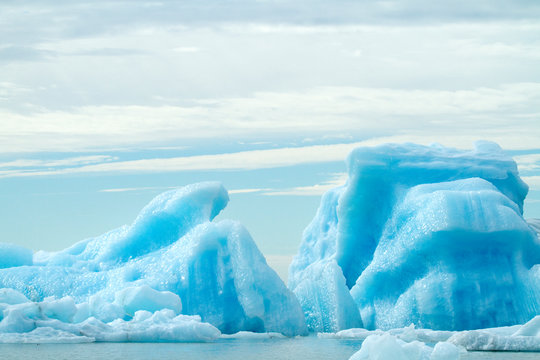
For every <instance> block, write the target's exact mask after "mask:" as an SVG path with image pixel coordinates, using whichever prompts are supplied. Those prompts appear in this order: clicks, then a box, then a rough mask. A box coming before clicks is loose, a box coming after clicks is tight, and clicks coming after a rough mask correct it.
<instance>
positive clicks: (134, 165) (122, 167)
mask: <svg viewBox="0 0 540 360" xmlns="http://www.w3.org/2000/svg"><path fill="white" fill-rule="evenodd" d="M438 140H442V141H439V143H441V144H443V145H447V146H455V147H458V148H470V147H471V145H472V144H473V142H474V140H477V139H474V138H471V137H466V136H455V137H452V136H447V137H440V138H439V139H438ZM506 140H508V139H506ZM515 140H516V141H517V142H518V143H519V141H520V139H517V138H516V139H515ZM407 141H412V142H415V143H418V144H425V145H429V144H432V143H433V138H432V137H431V136H389V137H378V138H372V139H369V140H365V141H360V142H355V143H345V144H331V145H312V146H303V147H284V148H277V149H265V150H250V151H241V152H234V153H225V154H212V155H195V156H181V157H171V158H152V159H141V160H128V161H108V162H102V163H97V164H89V165H82V166H77V167H67V168H59V169H40V168H38V169H23V170H20V171H17V170H8V171H0V178H2V177H4V178H6V177H27V176H50V175H66V174H80V173H110V174H122V173H167V172H180V171H194V170H195V171H207V170H210V171H212V170H253V169H266V168H277V167H285V166H294V165H299V164H314V163H325V162H336V161H340V162H341V161H344V160H345V158H346V157H347V155H348V154H349V153H350V152H351V150H352V149H354V148H356V147H359V146H376V145H380V144H384V143H388V142H394V143H402V142H407ZM21 161H22V160H21ZM18 162H19V161H15V162H14V163H18ZM344 176H345V175H343V174H339V176H338V177H337V178H335V179H332V180H331V181H329V182H327V183H323V184H317V185H313V186H308V187H299V188H293V189H284V190H279V191H268V192H267V195H293V194H295V195H302V194H304V195H318V194H322V193H323V192H324V191H326V190H328V189H329V188H331V187H334V186H337V185H336V184H338V183H340V184H341V183H342V182H343V180H344V179H345V177H344ZM529 178H530V177H529ZM533 178H534V177H533ZM338 185H339V184H338ZM257 190H260V189H257ZM238 192H240V190H238Z"/></svg>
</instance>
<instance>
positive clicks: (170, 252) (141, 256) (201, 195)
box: [0, 182, 306, 341]
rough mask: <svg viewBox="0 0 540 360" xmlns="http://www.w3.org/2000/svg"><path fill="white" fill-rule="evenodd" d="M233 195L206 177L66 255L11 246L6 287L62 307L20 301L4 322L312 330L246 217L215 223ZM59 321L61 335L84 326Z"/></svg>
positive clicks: (1, 284) (1, 277) (4, 271)
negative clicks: (169, 323)
mask: <svg viewBox="0 0 540 360" xmlns="http://www.w3.org/2000/svg"><path fill="white" fill-rule="evenodd" d="M228 200H229V198H228V194H227V191H226V190H225V189H224V187H223V186H222V185H221V184H220V183H214V182H208V183H197V184H193V185H189V186H186V187H184V188H181V189H178V190H173V191H169V192H166V193H163V194H161V195H159V196H158V197H156V198H155V199H154V200H152V202H151V203H150V204H148V205H147V206H146V207H145V208H144V209H143V210H142V211H141V212H140V214H139V215H138V217H137V218H136V219H135V221H134V222H133V224H131V225H130V226H124V227H121V228H119V229H116V230H113V231H111V232H109V233H106V234H104V235H102V236H99V237H97V238H93V239H88V240H84V241H81V242H79V243H77V244H75V245H73V246H72V247H70V248H68V249H66V250H63V251H60V252H56V253H45V252H38V253H36V254H35V255H34V258H33V260H32V258H31V257H29V256H28V254H29V253H30V254H31V252H29V251H25V250H24V249H19V248H18V247H12V246H7V245H6V248H7V249H8V251H9V254H11V257H12V259H11V260H10V259H9V258H6V259H3V258H0V265H2V266H0V288H5V289H4V291H7V290H15V291H17V292H18V293H19V295H21V294H22V295H24V297H26V298H27V300H28V301H30V303H31V304H39V307H41V308H43V307H44V306H45V307H47V306H49V307H51V306H53V308H55V309H57V310H55V311H56V312H51V313H50V316H47V315H46V314H36V313H34V312H32V311H33V310H32V311H29V312H25V311H26V310H24V309H34V306H33V305H28V304H27V305H17V306H19V307H22V308H24V309H23V310H24V311H23V310H21V311H18V310H17V309H15V308H13V307H10V308H8V307H5V309H4V310H5V311H4V313H5V315H4V316H0V319H3V320H2V322H1V323H0V332H1V331H2V330H1V329H2V324H4V325H6V326H8V323H11V322H17V321H19V322H20V323H21V324H24V323H25V321H26V320H29V321H31V322H27V323H28V324H32V323H36V321H38V320H39V321H41V324H46V323H43V321H48V320H50V319H55V320H57V321H61V322H62V323H65V324H74V323H79V324H81V323H84V322H90V323H92V321H98V322H101V323H102V324H111V323H114V322H115V321H116V323H114V324H116V325H118V326H120V328H123V327H126V328H129V327H130V326H131V327H133V326H135V325H133V326H132V325H129V322H130V321H136V323H137V324H138V323H149V322H150V323H152V324H162V325H163V324H165V323H167V321H169V320H170V321H172V322H173V323H174V322H177V323H179V324H180V323H181V324H180V325H182V326H184V325H183V324H184V322H183V320H182V319H187V320H189V321H190V323H189V324H192V325H189V324H188V325H189V326H184V328H186V329H187V330H186V331H188V333H182V331H181V328H182V326H180V325H178V324H177V325H178V326H177V328H180V330H178V331H179V332H178V334H177V335H178V336H177V337H176V338H177V339H180V340H183V339H197V336H195V335H193V336H192V335H190V334H189V331H190V329H192V328H197V327H200V326H199V325H197V326H195V325H193V324H195V323H194V322H193V321H194V320H193V319H192V318H189V317H188V318H182V317H180V318H177V317H178V316H189V315H193V316H199V317H200V318H199V322H200V320H202V322H203V323H204V322H205V323H209V324H211V325H212V326H215V327H217V328H218V329H219V331H221V332H223V333H235V332H237V331H254V332H280V333H283V334H285V335H288V336H294V335H301V334H305V333H306V325H305V321H304V316H303V313H302V310H301V307H300V305H299V303H298V301H297V299H296V297H295V296H294V294H293V293H292V292H291V291H290V290H289V289H287V287H286V286H285V284H284V283H283V282H282V281H281V279H280V278H279V277H278V275H277V274H276V273H275V272H274V271H273V270H272V269H271V268H270V267H269V266H268V265H267V264H266V260H265V258H264V256H263V255H262V254H261V253H260V251H259V250H258V249H257V246H256V245H255V243H254V242H253V240H252V238H251V236H250V235H249V233H248V231H247V230H246V229H245V228H244V227H243V226H242V225H241V224H240V223H238V222H234V221H230V220H224V221H220V222H213V221H212V220H213V218H214V217H215V216H216V215H218V214H219V212H220V211H221V210H222V209H223V208H224V207H225V206H226V205H227V203H228ZM9 261H11V264H9V263H8V262H9ZM8 265H9V266H10V267H8ZM2 267H3V268H2ZM17 296H18V295H17ZM19 297H20V296H19ZM7 299H11V300H12V299H13V297H12V296H11V297H9V296H8V297H7ZM59 301H63V303H58V302H59ZM25 303H26V302H25ZM51 304H52V305H51ZM0 305H2V304H1V299H0ZM6 306H7V305H6ZM14 306H15V305H14ZM10 309H11V310H10ZM7 310H9V311H7ZM6 311H7V312H6ZM10 311H11V315H9V314H10ZM141 311H142V313H141ZM160 311H161V312H160ZM163 311H165V312H163ZM55 314H56V315H55ZM0 315H1V312H0ZM25 319H26V320H25ZM92 319H93V320H92ZM187 320H186V321H187ZM119 321H120V322H121V321H124V322H128V324H127V325H125V324H124V323H118V322H119ZM51 324H52V325H55V324H56V325H55V326H52V325H51V327H52V328H53V329H55V330H57V331H64V330H66V329H67V330H70V329H71V330H73V329H77V326H74V327H73V326H71V325H70V326H71V327H69V326H67V327H63V326H60V325H58V324H57V323H55V322H52V323H51ZM92 324H93V323H92ZM92 324H90V325H88V326H91V325H92ZM209 324H207V325H208V326H211V325H209ZM94 325H95V324H94ZM94 325H92V326H94ZM162 325H159V326H162ZM96 326H97V325H96ZM99 326H101V325H99ZM99 326H98V327H99ZM118 326H116V327H114V329H118V328H119V327H118ZM156 326H157V325H156ZM34 327H35V326H29V327H23V328H20V327H15V328H16V329H19V330H20V329H22V330H24V331H32V330H34ZM163 328H164V329H167V327H166V326H165V325H163ZM195 330H196V329H195ZM195 330H193V331H195ZM107 331H109V330H107ZM110 331H112V330H110ZM164 331H165V330H164ZM216 331H217V330H216ZM219 331H217V333H218V336H219ZM68 332H69V331H68ZM113 333H114V332H113ZM114 334H116V333H114ZM114 334H113V335H114ZM193 334H196V331H195V332H194V333H193ZM113 335H111V337H112V338H113V339H114V336H116V335H114V336H113ZM173 335H174V334H173ZM173 335H170V334H168V335H167V334H165V335H164V336H165V337H164V339H165V340H167V341H173V340H174V339H175V336H173ZM133 336H134V335H133ZM141 336H142V335H141ZM167 336H168V337H167ZM93 337H95V336H93ZM214 337H215V336H214ZM141 338H142V339H143V340H144V339H150V340H151V339H152V337H151V336H150V335H148V336H146V335H145V336H142V337H141ZM202 338H203V339H207V338H212V336H206V335H205V336H203V337H202ZM156 339H157V340H159V338H157V337H156ZM122 341H123V340H122Z"/></svg>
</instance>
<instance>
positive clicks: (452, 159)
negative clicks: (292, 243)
mask: <svg viewBox="0 0 540 360" xmlns="http://www.w3.org/2000/svg"><path fill="white" fill-rule="evenodd" d="M347 166H348V173H349V177H348V181H347V184H345V185H344V186H341V187H338V188H336V189H333V190H331V191H329V192H328V193H326V194H325V195H324V196H323V197H322V200H321V205H320V207H319V209H318V211H317V214H316V215H315V218H314V219H313V221H312V223H311V224H310V225H309V226H308V227H307V228H306V230H305V232H304V237H303V241H302V243H301V245H300V250H299V253H298V255H296V257H295V258H294V260H293V263H292V264H291V267H290V269H289V287H290V288H291V289H292V290H293V291H294V293H295V294H296V295H297V296H298V298H299V301H300V303H301V305H302V308H303V309H304V313H305V316H306V320H307V323H308V327H309V329H310V330H311V331H318V332H328V331H333V332H335V331H339V330H342V329H346V328H348V327H362V326H363V327H366V328H368V329H375V328H380V329H391V328H401V327H405V326H408V325H409V324H411V323H412V324H415V325H416V326H418V327H422V328H431V329H440V330H464V329H477V328H486V327H496V326H505V325H514V324H519V323H525V322H526V321H528V320H529V319H531V318H532V317H534V316H535V315H537V314H538V313H539V310H540V281H539V279H540V266H538V265H537V266H535V265H536V264H539V263H540V242H539V240H538V237H537V235H536V233H535V232H534V231H533V229H532V228H531V226H529V224H527V222H526V221H525V220H524V219H523V216H522V213H523V201H524V199H525V196H526V195H527V192H528V187H527V185H526V184H525V183H524V182H523V181H522V180H521V178H520V177H519V174H518V171H517V166H516V163H515V162H514V161H513V160H512V159H511V158H510V157H508V156H506V155H505V154H504V153H503V151H502V150H501V149H500V147H499V146H498V145H497V144H494V143H490V142H478V143H477V144H476V146H475V149H474V150H472V151H461V150H456V149H451V148H445V147H442V146H440V145H432V146H421V145H415V144H387V145H382V146H378V147H373V148H358V149H355V150H354V151H353V152H352V153H351V154H350V155H349V157H348V159H347ZM307 289H309V290H307Z"/></svg>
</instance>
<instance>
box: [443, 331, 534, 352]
mask: <svg viewBox="0 0 540 360" xmlns="http://www.w3.org/2000/svg"><path fill="white" fill-rule="evenodd" d="M448 342H450V343H453V344H455V345H459V346H462V347H464V348H465V349H467V350H469V351H540V338H538V337H536V336H505V335H497V334H494V333H491V332H488V331H483V330H470V331H462V332H458V333H457V334H455V335H453V336H452V337H451V338H450V339H449V340H448Z"/></svg>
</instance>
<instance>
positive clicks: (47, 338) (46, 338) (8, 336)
mask: <svg viewBox="0 0 540 360" xmlns="http://www.w3.org/2000/svg"><path fill="white" fill-rule="evenodd" d="M94 341H95V339H94V338H91V337H87V336H77V335H74V334H71V333H68V332H65V331H60V330H56V329H53V328H48V327H41V328H37V329H34V330H32V331H30V332H28V333H0V343H3V344H17V343H19V344H78V343H90V342H94Z"/></svg>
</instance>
